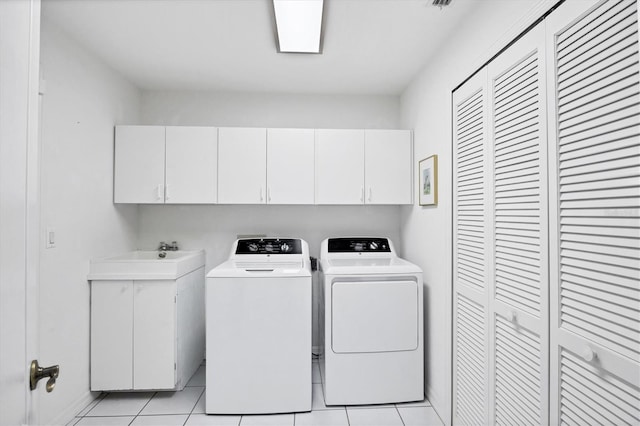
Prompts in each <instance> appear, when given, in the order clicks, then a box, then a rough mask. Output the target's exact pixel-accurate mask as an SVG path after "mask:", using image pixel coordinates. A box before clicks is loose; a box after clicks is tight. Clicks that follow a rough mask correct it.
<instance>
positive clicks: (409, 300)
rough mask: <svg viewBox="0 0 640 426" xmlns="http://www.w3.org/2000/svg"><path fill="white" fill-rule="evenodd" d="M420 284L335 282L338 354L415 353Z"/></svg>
mask: <svg viewBox="0 0 640 426" xmlns="http://www.w3.org/2000/svg"><path fill="white" fill-rule="evenodd" d="M418 297H419V296H418V283H417V282H416V281H415V280H412V279H411V278H407V279H404V280H397V279H396V280H389V281H383V280H378V281H373V280H371V281H334V282H333V283H332V286H331V302H332V303H331V305H332V306H331V308H332V309H331V328H332V339H331V348H332V350H333V351H334V352H335V353H358V352H360V353H361V352H395V351H412V350H415V349H416V348H417V347H418V330H419V327H418V320H419V314H418V309H419V308H418V302H419V300H418Z"/></svg>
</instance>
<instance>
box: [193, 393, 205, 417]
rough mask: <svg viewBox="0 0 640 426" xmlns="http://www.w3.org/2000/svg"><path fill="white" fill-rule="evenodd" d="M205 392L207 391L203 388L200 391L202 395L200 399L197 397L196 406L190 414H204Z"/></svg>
mask: <svg viewBox="0 0 640 426" xmlns="http://www.w3.org/2000/svg"><path fill="white" fill-rule="evenodd" d="M206 394H207V391H206V390H205V391H204V392H202V395H200V399H198V403H197V404H196V406H195V407H194V408H193V411H192V412H191V414H204V413H205V411H204V409H205V405H204V404H205V401H206V398H205V395H206Z"/></svg>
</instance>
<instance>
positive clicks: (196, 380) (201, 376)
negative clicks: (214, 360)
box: [187, 365, 206, 386]
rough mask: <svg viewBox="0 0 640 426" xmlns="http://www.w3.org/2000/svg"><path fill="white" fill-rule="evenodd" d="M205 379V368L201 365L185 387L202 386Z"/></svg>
mask: <svg viewBox="0 0 640 426" xmlns="http://www.w3.org/2000/svg"><path fill="white" fill-rule="evenodd" d="M205 377H206V367H205V366H204V365H201V366H200V367H198V369H197V370H196V372H195V373H194V374H193V376H191V378H190V379H189V381H188V382H187V386H204V385H205Z"/></svg>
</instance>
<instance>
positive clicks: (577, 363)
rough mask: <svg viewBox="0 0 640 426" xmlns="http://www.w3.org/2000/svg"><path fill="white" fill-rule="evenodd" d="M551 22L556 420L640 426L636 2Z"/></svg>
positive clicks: (583, 10) (567, 9) (582, 9)
mask: <svg viewBox="0 0 640 426" xmlns="http://www.w3.org/2000/svg"><path fill="white" fill-rule="evenodd" d="M594 3H595V2H593V1H591V2H588V1H579V2H567V3H565V4H563V5H562V6H561V7H560V8H559V9H558V10H557V11H556V12H554V13H553V14H551V16H550V18H549V20H548V23H547V28H548V31H547V33H548V45H549V46H551V47H552V48H551V47H550V49H549V54H548V59H547V63H548V66H549V70H548V75H549V79H550V81H549V83H550V84H549V97H550V98H551V99H553V100H554V102H553V104H552V105H551V108H550V109H551V115H550V128H549V147H550V152H549V158H550V160H549V162H550V164H551V165H552V166H553V167H550V208H551V211H552V212H554V215H553V216H552V220H551V221H550V242H551V245H550V246H551V259H550V260H551V351H550V364H551V419H550V420H551V423H554V424H576V425H584V424H615V425H623V424H635V425H637V424H640V217H639V216H640V136H639V135H640V109H639V104H640V90H639V78H638V72H639V66H638V23H637V19H638V18H637V16H638V14H637V5H636V3H635V1H631V0H623V1H618V0H609V1H606V2H599V3H597V4H595V5H594Z"/></svg>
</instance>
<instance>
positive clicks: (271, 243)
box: [205, 238, 312, 414]
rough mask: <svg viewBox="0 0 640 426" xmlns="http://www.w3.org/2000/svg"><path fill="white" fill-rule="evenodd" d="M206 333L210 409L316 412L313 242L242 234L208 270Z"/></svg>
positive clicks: (223, 411) (214, 411) (212, 411)
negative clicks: (227, 254)
mask: <svg viewBox="0 0 640 426" xmlns="http://www.w3.org/2000/svg"><path fill="white" fill-rule="evenodd" d="M206 337H207V339H206V350H207V352H206V357H207V369H206V397H205V411H206V413H208V414H258V413H288V412H300V411H310V410H311V362H312V360H311V266H310V259H309V247H308V245H307V243H306V242H305V241H303V240H301V239H292V238H263V239H240V240H237V241H236V242H235V243H234V245H233V249H232V251H231V256H230V258H229V260H228V261H226V262H224V263H223V264H221V265H219V266H218V267H216V268H214V269H212V270H211V271H210V272H209V273H208V274H207V278H206Z"/></svg>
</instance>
